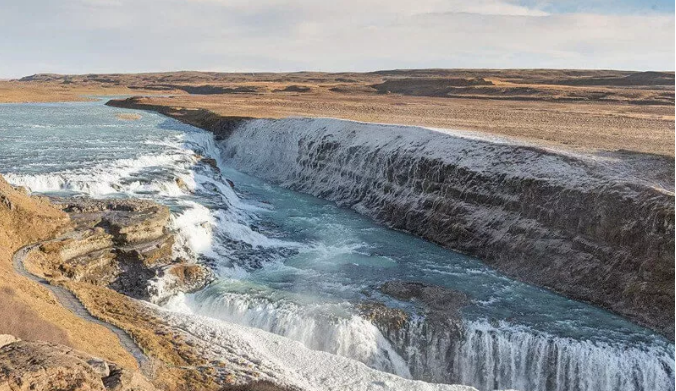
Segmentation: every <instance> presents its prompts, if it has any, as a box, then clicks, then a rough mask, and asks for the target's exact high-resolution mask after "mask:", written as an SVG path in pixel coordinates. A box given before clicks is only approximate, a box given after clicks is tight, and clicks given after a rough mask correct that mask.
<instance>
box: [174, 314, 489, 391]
mask: <svg viewBox="0 0 676 391" xmlns="http://www.w3.org/2000/svg"><path fill="white" fill-rule="evenodd" d="M164 318H165V320H166V321H167V322H168V323H169V324H171V325H172V326H173V327H176V328H179V329H182V330H185V331H186V332H188V333H190V334H191V335H192V336H194V337H196V338H199V339H201V340H203V341H207V343H208V344H209V345H210V346H215V347H222V348H223V349H227V350H228V351H234V352H237V354H238V355H240V356H245V357H255V358H256V360H258V361H260V362H259V366H260V367H263V368H270V369H271V370H272V371H274V372H275V373H277V374H281V377H282V378H284V379H286V381H287V382H288V383H290V384H292V385H295V386H297V387H300V388H302V389H305V390H317V391H320V390H321V391H344V390H360V391H361V390H364V391H385V390H391V391H397V390H400V391H476V389H474V388H472V387H466V386H458V385H448V384H432V383H425V382H422V381H415V380H408V379H404V378H402V377H399V376H396V375H392V374H389V373H385V372H382V371H378V370H375V369H371V368H369V367H368V366H366V365H364V364H363V363H361V362H358V361H355V360H351V359H349V358H346V357H343V356H339V355H334V354H329V353H326V352H321V351H316V350H311V349H308V348H306V347H305V346H303V344H301V343H300V342H296V341H292V340H290V339H288V338H285V337H281V336H278V335H275V334H271V333H268V332H265V331H263V330H259V329H254V328H250V327H246V326H242V325H237V324H233V323H229V322H224V321H218V320H215V319H211V318H206V317H203V316H199V315H194V314H191V315H185V314H181V313H178V312H171V311H166V312H164Z"/></svg>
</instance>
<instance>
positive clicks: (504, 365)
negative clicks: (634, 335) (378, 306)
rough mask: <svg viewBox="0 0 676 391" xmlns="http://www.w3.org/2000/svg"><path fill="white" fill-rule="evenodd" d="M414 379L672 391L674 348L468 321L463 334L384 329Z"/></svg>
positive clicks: (412, 327)
mask: <svg viewBox="0 0 676 391" xmlns="http://www.w3.org/2000/svg"><path fill="white" fill-rule="evenodd" d="M383 332H384V334H385V335H386V336H387V337H388V339H390V340H391V341H392V343H393V345H394V346H395V347H396V348H397V350H398V351H399V352H401V354H402V357H403V358H404V359H405V360H406V361H407V363H408V365H409V367H410V370H411V374H412V375H413V377H414V378H416V379H421V380H425V381H430V382H443V383H458V384H466V385H471V386H474V387H477V388H479V389H480V390H494V389H516V390H529V391H615V390H623V391H625V390H627V391H648V390H673V389H674V359H673V357H674V352H673V346H671V347H668V346H665V345H667V344H666V343H656V344H654V345H650V346H647V345H641V344H637V345H636V346H627V345H623V344H615V345H614V344H611V343H601V342H591V341H585V340H582V341H579V340H573V339H570V338H560V337H556V336H552V335H546V334H541V333H536V332H534V331H532V330H529V329H527V328H525V327H515V326H511V325H508V324H505V323H501V324H499V325H497V326H493V325H491V324H489V323H488V322H484V321H477V322H467V324H466V326H465V330H464V332H463V333H462V336H461V337H459V338H458V336H457V335H454V334H453V333H451V332H449V331H448V330H439V329H437V328H435V327H433V326H431V325H429V324H427V323H426V322H425V320H424V318H416V319H413V320H411V322H409V324H408V325H406V326H405V327H403V328H401V329H399V330H383Z"/></svg>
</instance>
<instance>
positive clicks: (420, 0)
mask: <svg viewBox="0 0 676 391" xmlns="http://www.w3.org/2000/svg"><path fill="white" fill-rule="evenodd" d="M394 68H605V69H632V70H673V69H674V2H673V1H672V0H654V1H653V0H645V1H642V0H586V1H584V0H558V1H557V0H550V1H546V0H524V1H513V0H259V1H257V0H0V77H4V78H9V77H19V76H24V75H29V74H33V73H39V72H54V73H103V72H141V71H171V70H205V71H207V70H208V71H298V70H319V71H369V70H377V69H394Z"/></svg>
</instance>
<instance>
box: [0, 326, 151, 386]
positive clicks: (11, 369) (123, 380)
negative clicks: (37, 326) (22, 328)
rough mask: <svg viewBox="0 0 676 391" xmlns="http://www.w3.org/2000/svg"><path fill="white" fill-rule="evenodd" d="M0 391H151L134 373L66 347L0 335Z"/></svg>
mask: <svg viewBox="0 0 676 391" xmlns="http://www.w3.org/2000/svg"><path fill="white" fill-rule="evenodd" d="M0 390H54V391H56V390H63V391H90V390H92V391H94V390H95V391H104V390H105V391H154V390H156V388H155V387H154V386H153V385H152V384H151V383H150V382H148V380H146V379H145V377H144V376H143V375H142V374H140V373H139V372H137V371H133V370H128V369H125V368H122V367H120V366H118V365H117V364H115V363H112V362H108V361H106V360H103V359H101V358H98V357H93V356H91V355H89V354H87V353H84V352H80V351H77V350H73V349H72V348H69V347H67V346H63V345H58V344H53V343H48V342H43V341H21V340H17V339H15V338H13V337H12V336H8V335H0Z"/></svg>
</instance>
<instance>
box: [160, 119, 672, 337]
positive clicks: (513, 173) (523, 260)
mask: <svg viewBox="0 0 676 391" xmlns="http://www.w3.org/2000/svg"><path fill="white" fill-rule="evenodd" d="M170 114H171V113H170ZM205 116H206V114H204V113H202V114H200V115H199V116H194V117H190V119H186V118H185V117H177V118H179V119H181V120H184V121H186V122H188V123H192V124H195V123H199V122H200V118H203V117H205ZM208 118H209V120H208V121H206V122H205V123H204V126H203V127H204V128H206V129H208V130H211V131H213V132H214V133H215V134H216V135H217V139H222V141H221V142H220V146H221V149H222V155H223V158H224V159H226V161H227V162H228V163H229V164H231V165H233V166H234V167H235V168H237V169H239V170H241V171H244V172H246V173H248V174H251V175H254V176H258V177H261V178H263V179H267V180H270V181H272V182H276V183H279V184H281V185H283V186H286V187H289V188H291V189H294V190H297V191H301V192H305V193H309V194H312V195H315V196H318V197H321V198H325V199H327V200H331V201H335V202H337V203H338V204H340V205H342V206H346V207H351V208H353V209H354V210H356V211H357V212H359V213H362V214H364V215H368V216H370V217H372V218H374V219H375V220H377V221H380V222H383V223H386V224H388V225H389V226H391V227H393V228H396V229H402V230H406V231H408V232H411V233H413V234H416V235H419V236H421V237H423V238H426V239H428V240H431V241H433V242H436V243H439V244H442V245H444V246H447V247H449V248H453V249H456V250H459V251H462V252H465V253H468V254H472V255H474V256H477V257H479V258H481V259H483V260H485V261H486V262H487V263H489V264H490V265H492V266H494V267H496V268H497V269H499V270H501V271H503V272H505V273H507V274H509V275H511V276H514V277H516V278H518V279H520V280H523V281H526V282H530V283H534V284H537V285H540V286H544V287H548V288H550V289H553V290H555V291H558V292H560V293H562V294H564V295H566V296H568V297H571V298H573V299H578V300H583V301H587V302H592V303H594V304H597V305H599V306H602V307H605V308H608V309H610V310H612V311H615V312H617V313H619V314H622V315H624V316H627V317H628V318H630V319H632V320H634V321H636V322H638V323H641V324H643V325H647V326H649V327H652V328H654V329H655V330H657V331H659V332H661V333H663V334H664V335H666V336H668V337H670V338H672V339H673V332H674V313H673V311H672V310H671V309H672V308H673V306H674V195H673V192H672V190H668V189H667V190H665V189H664V188H660V186H657V185H656V182H652V181H651V178H649V176H648V175H644V176H641V177H638V176H636V175H635V173H632V171H631V167H628V166H627V163H626V162H625V161H623V160H622V159H621V158H620V157H617V156H615V157H613V156H582V155H580V156H572V155H568V154H563V153H556V152H552V151H549V150H545V149H541V148H535V147H528V146H519V145H513V144H508V143H504V142H494V141H489V140H479V139H476V137H475V136H474V137H470V136H463V137H459V136H457V135H450V134H444V133H441V132H436V131H432V130H428V129H422V128H413V127H400V126H394V125H376V124H363V123H355V122H350V121H340V120H332V119H299V118H294V119H283V120H241V119H236V120H235V119H233V120H223V121H220V122H219V121H218V120H216V119H214V118H213V116H209V117H208ZM645 172H648V171H645Z"/></svg>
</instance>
